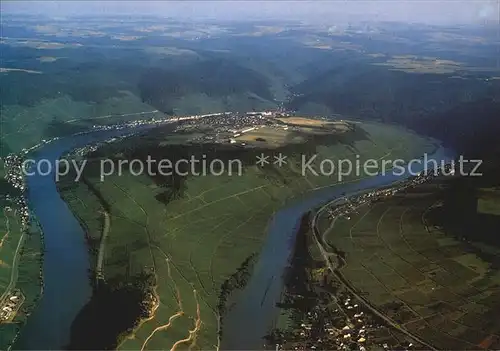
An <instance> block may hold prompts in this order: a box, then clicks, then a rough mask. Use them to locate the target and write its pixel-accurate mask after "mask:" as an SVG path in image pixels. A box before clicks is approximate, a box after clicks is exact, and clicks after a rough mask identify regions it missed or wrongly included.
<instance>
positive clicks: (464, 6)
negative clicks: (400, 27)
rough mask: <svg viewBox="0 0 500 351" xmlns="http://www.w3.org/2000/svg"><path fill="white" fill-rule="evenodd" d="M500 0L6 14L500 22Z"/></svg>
mask: <svg viewBox="0 0 500 351" xmlns="http://www.w3.org/2000/svg"><path fill="white" fill-rule="evenodd" d="M499 3H500V0H332V1H328V0H309V1H306V0H303V1H280V0H276V1H258V0H254V1H239V0H234V1H229V0H225V1H224V0H222V1H189V0H184V1H132V0H129V1H126V0H125V1H93V0H87V1H71V0H66V1H6V0H1V7H2V12H3V13H13V12H16V13H38V14H47V15H51V16H70V15H74V14H130V15H133V14H144V15H160V16H165V17H178V18H183V19H186V18H207V17H209V18H215V19H221V20H228V19H235V20H240V19H255V18H264V19H269V18H278V17H279V18H285V19H287V18H290V19H301V20H314V21H316V20H322V21H325V22H328V21H334V20H338V19H340V18H343V19H347V20H352V21H355V20H357V19H361V20H367V19H375V20H390V21H403V22H424V23H434V24H454V23H484V22H489V23H490V24H491V23H499V17H500V13H499V11H500V10H499V8H500V5H499Z"/></svg>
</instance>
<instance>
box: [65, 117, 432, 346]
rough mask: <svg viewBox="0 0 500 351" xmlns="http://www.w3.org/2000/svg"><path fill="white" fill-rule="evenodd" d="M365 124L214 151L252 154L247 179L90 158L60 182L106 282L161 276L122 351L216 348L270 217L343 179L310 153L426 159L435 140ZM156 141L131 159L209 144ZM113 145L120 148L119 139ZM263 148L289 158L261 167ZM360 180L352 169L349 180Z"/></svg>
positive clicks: (133, 148) (131, 146) (134, 142)
mask: <svg viewBox="0 0 500 351" xmlns="http://www.w3.org/2000/svg"><path fill="white" fill-rule="evenodd" d="M360 128H362V129H363V130H364V132H363V133H361V134H360V135H361V136H362V137H359V138H358V137H356V138H355V137H354V136H353V137H352V138H350V137H348V136H347V135H348V134H347V133H346V134H344V135H343V137H342V138H341V139H338V140H337V139H336V138H339V136H336V135H332V136H331V140H326V141H325V140H322V141H321V143H319V142H317V143H316V144H315V141H311V142H310V143H309V144H307V145H291V146H286V147H284V148H281V149H280V148H278V149H273V150H272V151H269V150H264V149H262V150H259V149H242V148H241V147H235V148H231V147H230V146H227V147H225V149H220V150H219V149H215V155H217V156H218V157H222V156H219V155H224V156H223V157H225V158H230V156H231V155H236V156H238V157H239V158H242V159H243V160H244V162H243V163H244V167H243V170H244V172H243V174H242V175H240V176H238V175H233V176H229V175H227V174H226V175H221V176H213V175H212V176H210V175H207V176H190V177H186V178H182V179H176V180H173V181H172V179H170V180H168V181H165V180H164V179H153V178H150V177H147V176H145V175H142V176H133V175H132V174H130V173H129V172H124V174H122V175H121V176H118V175H114V176H109V177H107V178H105V179H104V181H103V182H101V181H100V180H99V177H98V175H97V174H96V173H95V171H96V169H95V165H94V166H93V165H92V161H89V162H90V166H88V167H87V168H86V172H85V182H78V183H73V182H72V179H69V180H68V179H67V180H65V181H64V182H62V183H61V184H60V189H61V191H62V195H63V197H64V199H65V200H66V201H67V202H68V204H69V206H70V207H71V209H72V210H73V212H74V213H75V214H76V215H77V217H78V218H80V220H81V221H82V223H83V224H84V225H85V227H86V229H87V232H88V235H89V237H90V238H91V239H92V240H91V243H92V247H93V250H92V253H93V256H94V258H93V260H94V262H93V264H94V265H95V264H96V262H97V259H96V257H97V253H98V251H99V247H101V248H103V249H104V251H105V252H104V261H103V275H104V279H105V280H106V281H107V282H109V283H110V284H115V283H119V282H123V281H133V279H134V277H137V276H139V275H140V274H142V273H151V274H153V275H154V277H155V278H156V284H157V286H156V293H157V295H158V298H159V305H158V307H157V309H155V310H154V314H153V316H152V318H150V319H149V320H143V321H142V322H141V323H140V324H139V325H138V326H136V328H135V330H134V331H133V333H131V334H130V335H127V336H126V337H123V335H122V337H123V338H122V339H121V344H120V345H119V348H120V349H126V350H131V349H135V350H137V349H142V348H144V349H150V350H157V349H170V348H172V347H174V345H176V343H178V344H177V345H178V346H179V347H180V348H181V347H182V348H184V347H186V346H191V347H193V348H195V349H215V348H216V347H217V346H218V337H217V331H218V329H219V315H218V308H217V306H218V303H219V294H220V290H221V285H222V284H223V283H224V281H225V280H226V279H228V278H229V277H230V276H231V275H232V274H233V273H234V272H235V271H236V270H237V269H238V267H240V265H241V264H242V263H243V261H244V260H245V259H246V258H247V257H249V256H250V255H251V254H252V253H258V252H259V251H260V249H261V247H262V245H263V243H264V241H265V235H266V226H267V223H268V221H269V219H270V218H271V216H272V214H273V213H274V212H276V211H278V210H279V209H280V208H282V207H283V206H285V205H286V203H288V202H290V201H293V200H297V199H300V197H301V196H304V195H305V194H306V193H307V192H309V191H311V190H313V189H317V188H321V187H326V186H334V185H335V184H337V183H339V182H338V180H337V177H336V176H335V175H334V176H330V177H321V176H314V175H311V174H306V175H305V176H302V175H301V172H300V155H301V154H302V153H307V154H311V153H317V154H318V155H319V156H318V159H319V160H321V159H323V158H332V159H343V158H349V159H351V160H352V161H353V162H354V161H355V159H356V155H357V154H359V155H360V157H359V158H360V159H361V160H365V159H368V158H370V159H377V160H382V159H387V158H403V159H409V158H415V157H421V156H422V154H423V153H424V152H430V151H432V150H433V147H434V146H433V145H432V144H431V143H430V142H429V141H428V140H426V139H423V138H420V137H418V136H416V135H414V134H412V133H409V132H407V131H405V130H403V129H400V128H396V127H392V126H383V125H379V124H363V125H360ZM158 139H159V140H158V143H157V144H156V145H154V143H151V140H150V142H148V143H147V145H148V146H147V149H144V150H142V149H141V144H140V141H139V140H140V139H133V138H132V139H130V140H128V141H127V140H126V141H124V142H123V150H122V151H123V154H124V155H125V156H124V157H132V156H133V157H137V155H146V154H150V153H154V154H156V155H162V157H164V158H170V159H171V158H172V157H173V154H175V153H181V152H183V153H186V154H190V153H192V154H195V155H199V153H200V152H202V153H204V152H207V153H209V152H210V150H211V149H210V147H209V146H193V145H191V146H186V145H178V146H175V145H172V144H169V145H164V146H163V148H161V147H160V146H159V144H160V143H161V141H162V140H164V136H163V137H161V136H160V137H158ZM142 140H144V139H142ZM217 147H220V146H217ZM113 148H114V150H115V151H114V152H115V154H118V153H116V145H114V146H113ZM188 148H189V149H188ZM212 151H213V150H212ZM105 152H106V151H105V150H102V151H101V153H105ZM261 152H265V153H266V154H269V155H270V156H271V158H270V161H271V162H272V161H273V158H272V156H273V155H277V153H279V152H283V154H285V155H287V156H288V159H287V164H286V165H284V166H283V167H278V166H277V165H273V164H272V163H271V164H269V165H266V166H264V167H262V168H261V167H258V166H256V165H255V155H258V154H260V153H261ZM108 156H110V155H108ZM316 166H317V165H316ZM363 176H364V174H360V175H359V177H363ZM355 178H357V176H355V175H352V176H350V177H346V178H345V179H344V181H354V180H355ZM174 185H175V186H174ZM105 211H106V212H108V213H109V215H110V229H109V233H108V235H107V236H106V239H105V244H104V245H103V246H100V240H101V236H102V231H103V223H104V221H103V216H104V215H103V212H105ZM229 308H230V307H229ZM103 313H105V312H103ZM222 317H223V316H222ZM242 318H244V316H242ZM222 319H223V318H222ZM177 345H176V346H175V347H174V348H177Z"/></svg>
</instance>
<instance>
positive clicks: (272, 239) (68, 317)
mask: <svg viewBox="0 0 500 351" xmlns="http://www.w3.org/2000/svg"><path fill="white" fill-rule="evenodd" d="M153 127H154V126H143V127H136V128H130V129H121V130H109V131H96V132H91V133H87V134H81V135H76V136H71V137H66V138H61V139H58V140H56V141H54V142H52V143H50V144H47V145H45V146H43V147H42V148H41V149H39V150H38V151H37V152H36V157H35V160H41V159H46V160H49V161H50V162H51V163H52V166H53V167H54V163H55V160H57V159H59V158H60V157H61V156H62V155H63V154H64V153H66V152H69V151H71V150H73V149H75V148H78V147H83V146H85V145H88V144H92V143H96V142H99V141H103V140H106V139H110V138H113V137H119V136H122V135H126V134H130V133H132V132H134V133H135V132H141V131H146V130H148V129H151V128H153ZM451 157H453V154H452V153H451V152H450V151H449V150H445V149H444V148H440V149H438V150H437V151H436V152H435V153H434V154H433V155H432V158H433V159H436V160H438V161H440V160H449V159H450V158H451ZM402 179H403V178H402V177H401V176H395V175H393V174H387V175H385V176H376V177H371V178H367V179H364V180H361V181H359V182H356V183H350V184H345V185H342V186H337V187H331V188H325V189H321V190H318V191H315V192H312V193H309V194H308V195H307V197H306V198H305V199H301V200H300V201H298V202H296V203H294V204H292V205H291V206H288V207H286V208H284V209H282V210H280V211H279V212H277V213H276V214H275V215H274V216H273V218H272V219H271V221H270V223H269V226H268V228H269V229H268V235H267V239H266V242H265V243H264V246H263V249H262V251H261V253H260V255H259V259H258V261H257V262H256V264H255V267H254V271H253V274H252V276H251V278H250V280H249V282H248V284H247V286H246V287H245V288H244V290H243V291H242V293H241V297H240V298H239V300H238V301H237V302H236V304H235V306H234V307H233V308H232V309H231V310H230V311H229V312H228V314H227V316H226V317H225V319H224V337H223V340H222V348H223V349H259V348H261V347H262V346H263V340H262V338H263V337H264V336H265V335H266V334H267V332H268V330H269V328H270V327H272V325H273V323H274V321H275V319H276V317H277V315H278V309H277V308H276V307H275V305H276V302H279V300H280V297H281V293H282V289H283V274H284V271H285V268H286V267H287V265H288V264H289V261H290V258H291V255H292V253H293V248H294V244H295V236H296V235H295V234H296V233H297V231H298V227H299V224H300V220H301V217H302V216H303V214H304V213H305V212H307V211H309V210H310V209H311V208H314V207H317V206H319V205H321V204H323V203H326V202H327V201H330V200H332V199H334V198H335V197H339V196H342V195H343V193H345V194H349V193H351V192H356V191H360V190H363V189H370V188H375V187H380V186H385V185H389V184H391V183H393V182H395V181H398V180H402ZM27 183H28V201H29V204H30V207H31V209H32V211H33V212H34V213H35V215H36V217H37V219H38V221H39V222H40V225H41V227H42V230H43V232H44V241H45V255H44V262H43V274H44V284H45V286H44V293H43V296H42V298H41V299H40V301H39V303H38V306H37V308H36V309H35V310H34V311H33V313H32V314H31V316H30V317H29V319H28V323H27V324H26V326H25V327H24V328H23V330H22V332H21V335H20V337H19V338H18V340H17V341H16V344H15V345H14V347H13V349H15V350H50V349H51V350H54V349H62V348H64V346H65V345H67V344H68V343H69V336H70V328H71V324H72V322H73V320H74V319H75V317H76V316H77V314H78V312H79V311H80V310H81V309H82V308H83V306H84V305H85V304H86V303H87V302H88V301H89V299H90V296H91V293H92V290H91V286H90V280H89V270H90V266H89V262H90V260H89V255H88V248H87V244H86V241H85V233H84V230H83V229H82V227H81V226H80V223H79V222H78V220H77V219H76V218H75V217H74V216H73V214H72V212H71V210H70V209H69V207H68V206H67V204H66V203H65V202H64V201H63V200H62V199H61V197H60V195H59V193H58V191H57V188H56V184H55V181H54V174H51V175H49V176H42V175H39V174H36V175H34V176H30V177H28V179H27ZM96 327H98V326H96Z"/></svg>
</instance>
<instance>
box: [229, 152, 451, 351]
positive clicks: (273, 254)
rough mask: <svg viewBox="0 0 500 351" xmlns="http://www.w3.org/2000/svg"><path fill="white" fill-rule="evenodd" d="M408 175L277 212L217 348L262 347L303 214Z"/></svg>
mask: <svg viewBox="0 0 500 351" xmlns="http://www.w3.org/2000/svg"><path fill="white" fill-rule="evenodd" d="M453 157H454V153H453V152H452V151H451V150H447V149H445V148H438V149H437V150H436V151H435V152H434V153H433V154H432V155H430V156H429V157H428V159H429V160H436V161H437V162H438V165H440V162H441V160H443V161H450V160H452V159H453ZM423 169H424V165H423V164H422V165H421V166H418V165H413V166H412V168H411V170H412V171H413V172H419V171H421V170H423ZM409 176H410V174H408V173H406V175H403V176H400V175H396V174H393V173H392V172H388V173H387V174H385V175H378V176H375V177H370V178H365V179H362V180H360V181H358V182H353V183H347V184H343V185H341V186H333V187H331V188H325V189H319V190H317V191H314V192H311V193H308V194H307V195H306V196H305V198H304V199H300V200H299V201H297V202H295V203H294V204H292V205H291V206H288V207H286V208H283V209H281V210H280V211H278V212H277V213H276V214H275V215H274V216H273V218H272V219H271V222H270V223H269V226H268V233H267V238H266V242H265V243H264V245H263V249H262V251H261V253H260V256H259V258H258V260H257V262H256V264H255V267H254V271H253V272H252V276H251V277H250V280H249V281H248V284H247V285H246V286H245V288H244V290H243V291H242V292H241V294H240V295H239V297H238V301H237V302H236V304H235V305H234V306H233V307H232V308H231V309H230V310H229V311H228V313H227V314H226V316H225V318H224V329H223V337H222V343H221V344H222V345H221V348H222V349H223V350H259V349H262V347H263V346H264V340H263V337H264V336H265V335H266V334H267V333H268V331H269V330H270V328H272V327H273V325H274V323H275V321H276V318H277V317H278V314H279V309H278V308H277V307H276V303H277V302H279V301H280V298H281V294H282V291H283V284H284V281H283V279H284V272H285V269H286V267H287V266H288V265H289V263H290V259H291V258H292V256H293V255H292V254H293V251H294V247H295V238H296V234H297V232H298V230H299V226H300V222H301V219H302V216H303V215H304V213H306V212H308V211H309V210H311V209H312V208H315V207H318V206H321V205H323V204H325V203H327V202H328V201H331V200H333V199H335V198H338V197H340V196H343V195H344V194H345V195H347V196H348V195H349V194H350V193H356V192H359V191H362V190H368V189H374V188H378V187H384V186H387V185H390V184H392V183H394V182H397V181H401V180H404V179H405V178H408V177H409Z"/></svg>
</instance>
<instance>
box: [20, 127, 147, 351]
mask: <svg viewBox="0 0 500 351" xmlns="http://www.w3.org/2000/svg"><path fill="white" fill-rule="evenodd" d="M150 128H152V126H149V125H146V126H141V127H134V128H128V129H120V130H106V131H103V130H102V131H95V132H91V133H85V134H79V135H74V136H70V137H64V138H61V139H58V140H55V141H53V142H52V143H49V144H46V145H44V146H42V147H41V148H40V149H38V150H37V151H36V152H35V155H34V157H32V158H33V159H34V160H35V161H39V160H42V159H45V160H48V161H50V162H51V165H52V169H54V165H55V161H56V160H58V159H59V158H60V157H61V156H62V155H64V154H65V153H67V152H69V151H71V150H73V149H75V148H79V147H83V146H85V145H88V144H92V143H96V142H99V141H103V140H107V139H110V138H113V137H119V136H122V135H126V134H130V133H132V132H134V133H135V132H141V131H145V130H147V129H150ZM45 170H46V168H45V166H43V168H42V171H43V172H45ZM34 173H36V174H35V175H33V176H28V177H27V185H28V194H27V195H28V196H27V197H28V203H29V206H30V209H31V210H32V212H33V213H34V214H35V216H36V218H37V220H38V221H39V223H40V225H41V228H42V230H43V233H44V244H45V255H44V259H43V279H44V291H43V295H42V297H41V299H40V301H39V302H38V305H37V307H36V308H35V310H34V311H33V313H32V314H31V315H30V316H29V318H28V322H27V324H26V326H24V327H23V329H22V331H21V334H20V336H19V338H18V339H17V340H16V343H15V344H14V346H13V349H14V350H58V349H62V348H64V346H66V345H67V344H68V342H69V336H70V328H71V323H72V322H73V320H74V319H75V317H76V315H77V314H78V312H79V311H80V310H81V309H82V308H83V306H84V305H85V304H86V303H87V302H88V301H89V299H90V296H91V293H92V289H91V286H90V280H89V269H90V266H89V264H90V260H89V255H88V247H87V243H86V241H85V232H84V230H83V229H82V227H81V225H80V223H79V222H78V220H77V219H76V218H75V217H74V216H73V214H72V212H71V210H70V209H69V207H68V206H67V204H66V203H65V202H64V201H63V200H62V199H61V197H60V195H59V193H58V191H57V187H56V183H55V178H54V172H52V173H51V174H49V175H46V176H43V175H40V174H38V172H34Z"/></svg>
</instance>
